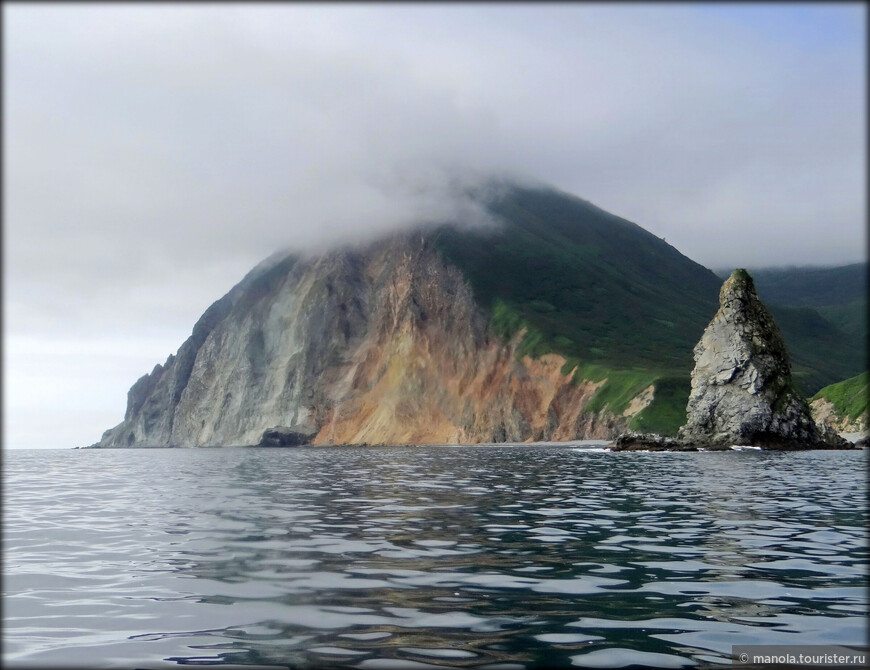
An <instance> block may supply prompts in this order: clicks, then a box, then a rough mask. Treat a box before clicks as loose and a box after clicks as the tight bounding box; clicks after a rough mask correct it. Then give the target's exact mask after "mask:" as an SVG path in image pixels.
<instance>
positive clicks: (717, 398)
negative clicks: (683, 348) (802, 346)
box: [614, 269, 851, 450]
mask: <svg viewBox="0 0 870 670" xmlns="http://www.w3.org/2000/svg"><path fill="white" fill-rule="evenodd" d="M694 356H695V369H694V370H693V371H692V391H691V393H690V395H689V402H688V404H687V406H686V415H687V421H686V424H685V425H684V426H683V427H682V428H681V429H680V432H679V435H678V437H677V439H676V440H673V439H669V438H661V437H659V436H655V435H641V434H625V435H623V436H620V438H618V440H617V442H616V443H615V445H614V448H615V449H617V450H630V449H677V450H685V449H689V448H693V447H694V448H705V449H723V448H728V447H730V446H732V445H746V446H758V447H762V448H765V449H837V448H849V447H850V446H851V445H850V444H849V443H848V442H847V441H846V440H844V439H843V438H841V437H840V436H839V435H838V434H837V433H836V431H834V430H833V429H832V428H831V427H830V426H828V425H827V424H822V426H821V427H820V426H818V425H816V423H815V421H813V418H812V416H811V414H810V408H809V405H808V404H807V401H806V399H805V398H804V397H803V396H802V395H801V394H800V392H799V391H798V390H797V389H796V388H795V386H794V384H793V383H792V376H791V365H790V363H789V358H788V352H787V351H786V347H785V342H784V341H783V339H782V335H781V334H780V332H779V329H778V328H777V326H776V324H775V323H774V321H773V317H771V315H770V312H768V311H767V308H766V307H765V306H764V304H763V303H762V302H761V300H759V298H758V296H757V295H756V293H755V287H754V285H753V282H752V278H751V277H750V276H749V274H748V273H747V272H746V271H745V270H742V269H738V270H735V271H734V272H732V273H731V276H730V277H729V278H728V279H727V280H726V281H725V283H724V284H723V285H722V289H721V290H720V292H719V311H718V312H717V313H716V315H715V317H714V318H713V320H712V321H711V322H710V325H708V326H707V328H706V330H705V331H704V334H703V335H702V336H701V340H700V341H699V342H698V344H697V345H696V346H695V349H694Z"/></svg>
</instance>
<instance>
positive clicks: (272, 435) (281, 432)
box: [257, 426, 317, 447]
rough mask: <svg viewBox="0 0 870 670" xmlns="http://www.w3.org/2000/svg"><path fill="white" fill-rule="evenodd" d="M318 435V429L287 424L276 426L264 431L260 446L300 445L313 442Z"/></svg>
mask: <svg viewBox="0 0 870 670" xmlns="http://www.w3.org/2000/svg"><path fill="white" fill-rule="evenodd" d="M315 435H317V431H316V430H298V429H295V428H287V427H286V426H275V427H274V428H269V429H267V430H264V431H263V437H261V438H260V443H259V444H258V445H257V446H258V447H300V446H302V445H304V444H311V440H312V439H314V436H315Z"/></svg>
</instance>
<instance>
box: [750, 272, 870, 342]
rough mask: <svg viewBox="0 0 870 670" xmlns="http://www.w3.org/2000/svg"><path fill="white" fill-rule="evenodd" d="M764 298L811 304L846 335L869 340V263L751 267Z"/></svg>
mask: <svg viewBox="0 0 870 670" xmlns="http://www.w3.org/2000/svg"><path fill="white" fill-rule="evenodd" d="M751 272H752V276H753V278H754V280H755V287H756V289H757V290H758V295H759V296H760V297H761V299H762V300H764V301H765V302H769V303H775V304H779V305H785V306H790V307H811V308H813V309H815V310H816V311H817V312H818V313H819V314H821V315H822V317H824V318H825V319H826V320H827V321H829V322H830V323H832V324H833V325H834V326H836V327H837V328H839V329H840V330H842V331H843V332H844V333H846V334H847V335H852V336H854V337H857V338H859V339H860V340H861V341H865V340H866V339H867V263H853V264H851V265H843V266H840V267H832V268H814V267H787V268H760V269H756V270H752V271H751Z"/></svg>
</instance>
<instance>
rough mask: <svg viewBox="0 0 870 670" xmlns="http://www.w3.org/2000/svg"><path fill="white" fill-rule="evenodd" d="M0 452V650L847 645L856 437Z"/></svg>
mask: <svg viewBox="0 0 870 670" xmlns="http://www.w3.org/2000/svg"><path fill="white" fill-rule="evenodd" d="M3 458H4V461H3V478H4V482H3V483H4V487H3V570H4V575H3V665H4V667H26V666H28V665H30V666H37V667H130V668H133V667H135V668H164V667H169V666H177V665H179V664H197V665H209V664H228V665H236V666H261V667H275V666H278V667H292V668H307V667H312V668H322V667H344V666H348V667H355V668H385V669H400V668H431V667H463V668H492V669H495V668H499V669H509V668H518V669H519V668H541V667H546V668H559V667H572V666H583V667H619V666H622V665H625V664H629V663H638V664H641V665H645V666H655V667H681V666H690V665H701V666H705V665H710V664H714V665H715V664H729V663H730V655H731V647H732V645H737V644H798V643H799V644H843V645H857V644H864V643H865V641H866V633H867V620H866V616H867V613H868V598H867V574H868V531H867V526H868V510H867V489H866V470H867V465H868V464H867V458H868V452H867V451H854V452H848V451H810V452H791V453H784V452H757V451H739V452H738V451H730V452H709V453H634V452H626V453H610V452H606V451H601V450H600V449H599V450H595V449H589V448H578V445H573V446H572V445H554V444H550V445H504V446H468V447H428V446H420V447H357V448H345V447H306V448H298V449H255V448H222V449H149V450H146V449H131V450H21V451H16V450H10V451H7V452H6V453H5V454H4V457H3Z"/></svg>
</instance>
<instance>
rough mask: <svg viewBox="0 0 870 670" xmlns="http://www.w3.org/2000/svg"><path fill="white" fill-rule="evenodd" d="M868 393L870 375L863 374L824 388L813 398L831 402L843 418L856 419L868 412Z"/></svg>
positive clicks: (869, 391) (869, 390)
mask: <svg viewBox="0 0 870 670" xmlns="http://www.w3.org/2000/svg"><path fill="white" fill-rule="evenodd" d="M868 393H870V373H868V372H862V373H861V374H860V375H857V376H855V377H851V378H850V379H846V380H844V381H841V382H837V383H836V384H831V385H829V386H826V387H824V388H823V389H821V390H820V391H819V392H818V393H816V394H815V395H814V396H813V400H815V399H816V398H824V399H825V400H827V401H828V402H830V403H831V404H832V405H833V406H834V409H835V410H836V411H837V413H838V414H839V415H840V416H841V417H848V418H849V419H856V418H857V417H858V416H859V415H860V414H861V413H863V412H866V411H867V402H868Z"/></svg>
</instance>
